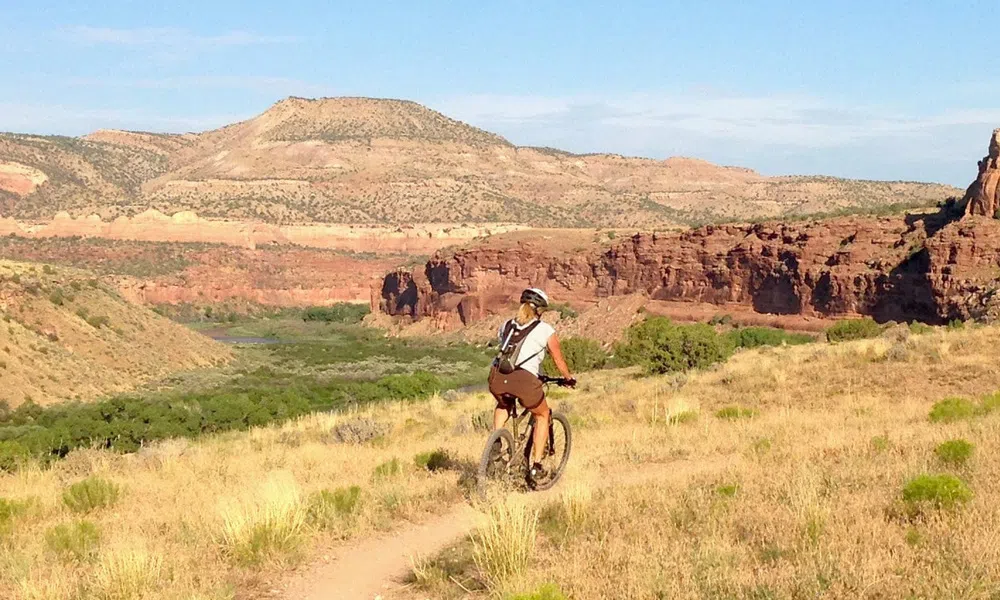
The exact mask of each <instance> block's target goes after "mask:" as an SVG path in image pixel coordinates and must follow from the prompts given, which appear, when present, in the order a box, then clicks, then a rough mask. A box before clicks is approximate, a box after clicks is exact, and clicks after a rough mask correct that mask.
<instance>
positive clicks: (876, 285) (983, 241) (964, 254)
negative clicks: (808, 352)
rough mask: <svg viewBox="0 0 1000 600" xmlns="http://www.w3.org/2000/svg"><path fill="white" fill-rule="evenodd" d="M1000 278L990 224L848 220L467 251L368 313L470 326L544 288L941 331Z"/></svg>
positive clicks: (385, 284)
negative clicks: (568, 249)
mask: <svg viewBox="0 0 1000 600" xmlns="http://www.w3.org/2000/svg"><path fill="white" fill-rule="evenodd" d="M998 275H1000V222H998V221H996V220H993V219H985V218H982V217H969V218H966V219H964V220H962V221H959V222H952V223H948V222H947V218H946V217H945V216H944V215H940V214H939V215H923V216H910V217H904V216H900V217H892V218H881V219H863V218H845V219H835V220H829V221H820V222H814V223H803V224H780V223H768V224H757V225H746V226H722V227H704V228H700V229H696V230H692V231H689V232H686V233H683V234H679V235H677V234H675V235H656V234H638V235H635V236H634V237H632V238H630V239H627V240H624V241H622V242H620V243H618V244H616V245H614V246H612V247H611V248H610V249H607V250H604V251H595V252H593V253H590V254H578V255H575V256H552V255H550V254H549V253H547V252H546V250H545V248H544V247H543V246H541V245H538V244H523V245H521V246H520V247H519V248H515V249H504V250H462V251H457V252H452V253H448V254H447V255H439V256H435V257H434V258H432V259H431V260H430V261H429V262H428V263H427V265H426V266H425V268H424V269H420V270H416V271H412V272H410V271H395V272H392V273H389V274H388V275H387V276H386V277H385V278H384V279H383V281H382V283H381V289H380V290H378V292H379V293H378V294H376V295H375V298H376V302H377V304H378V306H377V307H375V308H378V309H379V310H381V311H383V312H386V313H389V314H392V315H406V316H410V317H413V318H416V319H419V318H423V317H428V316H434V317H436V318H438V319H441V315H442V314H449V313H450V314H452V315H453V321H454V322H455V323H456V324H457V323H459V322H461V323H464V324H468V323H471V322H474V321H477V320H479V319H481V318H483V317H484V316H486V315H487V314H490V313H495V312H499V311H504V310H509V308H510V306H511V305H512V304H513V303H514V302H515V301H516V299H517V295H518V294H519V293H520V291H521V290H522V289H523V288H525V287H528V286H539V287H542V288H544V289H546V290H547V291H548V292H549V293H550V295H551V296H553V297H554V298H555V299H556V300H557V301H559V302H570V303H592V302H595V301H597V300H598V299H601V298H607V297H613V296H625V295H630V294H635V293H643V294H646V295H648V296H649V297H650V298H651V299H653V300H662V301H671V302H688V303H692V304H711V305H715V306H719V307H727V306H729V307H733V308H734V309H742V310H750V311H753V312H755V313H760V314H770V315H801V316H804V317H820V318H823V317H844V316H858V315H870V316H872V317H874V318H875V319H877V320H879V321H889V320H895V321H910V320H920V321H924V322H929V323H943V322H946V321H948V320H951V319H956V318H958V319H967V318H972V317H982V316H984V315H986V314H987V313H989V312H990V310H992V309H991V308H990V306H991V304H990V303H991V302H992V301H993V292H992V290H994V289H995V286H996V278H997V276H998Z"/></svg>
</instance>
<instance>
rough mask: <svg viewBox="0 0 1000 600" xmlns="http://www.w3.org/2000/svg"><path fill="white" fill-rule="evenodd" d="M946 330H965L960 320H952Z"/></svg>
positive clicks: (963, 323) (963, 322)
mask: <svg viewBox="0 0 1000 600" xmlns="http://www.w3.org/2000/svg"><path fill="white" fill-rule="evenodd" d="M948 329H951V330H952V331H957V330H959V329H965V321H963V320H961V319H952V320H951V321H948Z"/></svg>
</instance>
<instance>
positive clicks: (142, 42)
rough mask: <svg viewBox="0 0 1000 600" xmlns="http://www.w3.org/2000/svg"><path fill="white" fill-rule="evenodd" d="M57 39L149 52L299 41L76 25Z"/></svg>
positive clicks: (243, 33)
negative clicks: (151, 49)
mask: <svg viewBox="0 0 1000 600" xmlns="http://www.w3.org/2000/svg"><path fill="white" fill-rule="evenodd" d="M58 34H59V37H61V38H63V39H65V40H68V41H71V42H76V43H80V44H88V45H102V44H110V45H118V46H133V47H149V48H156V47H159V48H192V47H195V48H206V47H229V46H255V45H261V44H287V43H292V42H296V41H298V40H299V38H298V37H296V36H286V35H261V34H257V33H252V32H248V31H229V32H225V33H219V34H212V35H204V34H198V33H194V32H192V31H190V30H187V29H179V28H173V27H140V28H134V29H114V28H110V27H91V26H87V25H76V26H72V27H64V28H62V29H60V30H58Z"/></svg>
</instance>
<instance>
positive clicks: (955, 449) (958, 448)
mask: <svg viewBox="0 0 1000 600" xmlns="http://www.w3.org/2000/svg"><path fill="white" fill-rule="evenodd" d="M973 448H974V446H973V445H972V444H971V443H969V442H968V441H966V440H961V439H959V440H948V441H947V442H943V443H941V444H940V445H939V446H938V447H937V448H935V449H934V454H936V455H937V457H938V458H939V459H940V460H941V462H943V463H945V464H949V465H953V466H956V467H960V466H963V465H964V464H965V463H966V462H968V460H969V458H970V457H972V450H973Z"/></svg>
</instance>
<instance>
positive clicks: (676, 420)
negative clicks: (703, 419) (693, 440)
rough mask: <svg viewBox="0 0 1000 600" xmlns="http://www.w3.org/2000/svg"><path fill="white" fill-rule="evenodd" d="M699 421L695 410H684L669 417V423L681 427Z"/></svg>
mask: <svg viewBox="0 0 1000 600" xmlns="http://www.w3.org/2000/svg"><path fill="white" fill-rule="evenodd" d="M697 420H698V413H697V412H696V411H693V410H684V411H681V412H678V413H674V414H672V415H670V416H669V417H667V423H670V424H671V425H681V424H682V423H693V422H695V421H697Z"/></svg>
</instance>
